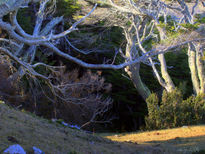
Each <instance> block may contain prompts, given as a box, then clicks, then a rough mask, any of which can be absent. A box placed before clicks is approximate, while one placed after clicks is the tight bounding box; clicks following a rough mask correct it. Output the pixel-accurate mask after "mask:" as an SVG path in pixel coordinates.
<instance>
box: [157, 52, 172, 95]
mask: <svg viewBox="0 0 205 154" xmlns="http://www.w3.org/2000/svg"><path fill="white" fill-rule="evenodd" d="M158 60H159V61H160V66H161V74H162V78H163V79H164V81H165V87H164V88H165V89H166V91H167V92H172V91H173V90H174V89H175V86H174V83H173V81H172V79H171V77H170V75H169V73H168V71H167V64H166V60H165V57H164V54H159V55H158Z"/></svg>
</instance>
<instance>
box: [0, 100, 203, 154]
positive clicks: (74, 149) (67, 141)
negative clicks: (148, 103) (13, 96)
mask: <svg viewBox="0 0 205 154" xmlns="http://www.w3.org/2000/svg"><path fill="white" fill-rule="evenodd" d="M101 136H102V134H101V135H97V134H89V133H86V132H84V131H81V130H76V129H71V128H67V127H64V126H62V125H60V124H58V123H53V122H51V121H49V120H46V119H42V118H40V117H36V116H35V115H33V114H30V113H25V112H21V111H18V110H15V109H12V108H11V107H9V106H7V105H6V104H4V103H0V153H2V152H3V151H4V150H5V149H7V148H8V147H9V146H10V145H13V144H19V145H21V146H22V147H23V148H24V149H25V151H26V152H27V153H32V151H33V150H32V147H33V146H35V147H38V148H40V149H41V150H42V151H44V152H45V153H48V154H78V153H82V154H87V153H90V154H99V153H100V154H101V153H102V154H109V153H113V154H136V153H140V154H143V153H148V154H160V153H165V154H166V153H192V152H193V151H199V150H201V149H203V148H204V145H205V126H197V127H183V128H179V129H171V130H162V131H152V132H143V133H136V134H133V133H132V134H119V135H113V136H109V137H107V138H109V139H111V140H113V141H111V140H109V139H106V138H103V137H101ZM103 136H107V135H105V134H104V135H103ZM116 141H117V142H116Z"/></svg>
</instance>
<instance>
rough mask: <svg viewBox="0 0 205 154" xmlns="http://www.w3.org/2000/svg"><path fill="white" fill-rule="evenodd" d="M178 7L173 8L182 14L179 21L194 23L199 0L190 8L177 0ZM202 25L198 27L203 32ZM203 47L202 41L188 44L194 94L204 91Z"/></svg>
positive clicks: (182, 1) (180, 0) (204, 67)
mask: <svg viewBox="0 0 205 154" xmlns="http://www.w3.org/2000/svg"><path fill="white" fill-rule="evenodd" d="M177 2H178V4H179V7H177V8H174V7H171V6H170V8H171V9H174V10H175V11H177V12H179V13H181V14H182V18H181V21H184V23H187V24H192V25H193V24H194V15H195V14H196V8H197V6H198V5H199V0H196V1H195V3H194V5H193V6H192V8H190V7H189V6H188V4H187V3H186V2H185V1H184V0H177ZM203 29H204V26H203V25H202V26H201V27H200V29H198V30H202V32H200V33H201V34H202V33H203V32H204V30H203ZM203 49H204V46H203V45H202V43H200V42H199V43H194V42H191V43H189V44H188V61H189V68H190V72H191V78H192V83H193V90H194V93H195V94H196V95H198V94H200V93H205V63H204V60H203V56H204V55H203Z"/></svg>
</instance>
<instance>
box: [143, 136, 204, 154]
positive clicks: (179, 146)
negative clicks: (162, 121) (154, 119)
mask: <svg viewBox="0 0 205 154" xmlns="http://www.w3.org/2000/svg"><path fill="white" fill-rule="evenodd" d="M145 144H148V145H152V146H158V147H160V148H162V149H167V150H169V151H173V152H174V151H176V152H179V153H180V152H181V153H194V154H205V135H203V136H196V137H176V138H174V139H169V140H163V141H157V140H156V141H149V142H145Z"/></svg>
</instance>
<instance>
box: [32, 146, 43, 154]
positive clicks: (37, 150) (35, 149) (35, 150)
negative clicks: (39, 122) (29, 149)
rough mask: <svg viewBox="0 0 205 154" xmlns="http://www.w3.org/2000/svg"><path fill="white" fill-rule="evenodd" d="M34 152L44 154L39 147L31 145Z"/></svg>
mask: <svg viewBox="0 0 205 154" xmlns="http://www.w3.org/2000/svg"><path fill="white" fill-rule="evenodd" d="M33 151H34V154H45V153H44V152H43V151H42V150H41V149H38V148H36V147H33Z"/></svg>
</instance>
